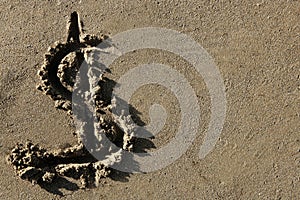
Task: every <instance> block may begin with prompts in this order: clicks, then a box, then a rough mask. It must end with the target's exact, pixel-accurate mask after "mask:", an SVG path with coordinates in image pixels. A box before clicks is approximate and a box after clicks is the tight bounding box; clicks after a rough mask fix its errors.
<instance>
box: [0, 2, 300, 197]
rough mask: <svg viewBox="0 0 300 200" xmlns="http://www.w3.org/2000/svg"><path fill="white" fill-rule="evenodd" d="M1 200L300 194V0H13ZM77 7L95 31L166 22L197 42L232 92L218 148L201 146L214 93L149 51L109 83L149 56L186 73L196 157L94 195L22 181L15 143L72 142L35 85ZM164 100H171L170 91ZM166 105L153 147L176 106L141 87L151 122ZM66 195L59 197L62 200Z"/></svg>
mask: <svg viewBox="0 0 300 200" xmlns="http://www.w3.org/2000/svg"><path fill="white" fill-rule="evenodd" d="M0 10H1V12H0V19H1V22H2V29H1V30H0V31H1V50H0V52H1V56H0V59H1V61H0V63H1V65H0V70H1V71H0V73H1V74H0V76H1V82H0V112H1V120H0V126H1V127H2V128H1V132H0V137H1V138H0V150H1V151H0V152H1V160H0V164H1V179H0V198H1V199H56V198H60V199H64V198H65V199H298V197H299V196H300V152H299V151H300V124H299V119H300V110H299V105H300V61H299V53H300V49H299V42H300V41H299V32H300V30H299V19H300V11H299V10H300V2H299V1H295V0H294V1H261V0H259V1H234V2H233V1H231V2H230V1H216V2H210V1H196V0H194V1H111V2H107V1H32V0H30V1H22V2H19V1H9V3H8V2H1V3H0ZM74 10H76V11H78V12H79V13H80V14H81V17H82V20H83V21H84V23H85V28H86V29H87V32H88V33H92V34H100V33H105V34H109V35H114V34H116V33H120V32H122V31H125V30H129V29H133V28H138V27H149V26H155V27H164V28H169V29H173V30H177V31H180V32H182V33H185V34H187V35H189V36H191V37H192V38H193V39H194V40H195V41H197V42H198V43H199V44H200V45H202V46H203V47H204V48H205V49H206V50H207V51H208V52H209V53H210V55H211V56H212V57H213V58H214V59H215V63H216V64H217V66H218V67H219V69H220V72H221V74H222V76H223V79H224V82H225V86H226V95H227V116H226V121H225V125H224V129H223V132H222V134H221V137H220V139H219V141H218V143H217V145H216V147H215V148H214V150H213V151H212V152H211V153H210V154H209V155H208V156H207V157H206V158H205V159H203V160H199V158H198V151H199V147H200V145H201V143H202V141H203V136H204V135H205V133H206V130H207V127H208V122H209V113H210V111H209V106H210V101H209V93H208V91H207V89H206V87H205V83H204V81H203V79H202V78H201V76H199V75H197V73H195V71H193V70H191V69H190V66H189V65H188V64H187V63H186V62H185V61H184V60H183V59H181V58H180V57H178V56H175V55H173V54H170V53H167V52H161V51H156V50H142V51H138V52H134V53H132V54H128V55H125V56H124V57H122V58H121V59H119V60H118V61H117V62H116V63H115V64H114V65H113V66H112V71H113V72H114V73H113V78H116V79H117V77H119V76H121V75H122V74H124V73H125V72H126V71H127V70H128V69H130V68H133V67H135V66H137V65H138V64H141V63H149V62H151V61H153V60H155V61H156V62H159V63H165V64H168V65H170V66H172V68H174V69H177V70H178V71H180V72H181V73H182V74H183V75H185V77H187V79H188V80H189V82H190V84H191V85H192V87H193V88H194V90H195V93H196V94H197V96H198V98H199V99H198V100H199V105H200V107H201V127H200V129H199V132H198V137H197V139H196V140H195V141H194V142H193V145H192V146H191V147H190V148H189V150H188V151H187V152H186V153H185V154H184V155H183V156H182V157H181V158H180V159H178V160H177V161H176V162H174V163H172V164H171V165H169V166H168V167H166V168H164V169H162V170H159V171H156V172H151V173H147V174H134V175H128V176H126V175H124V174H119V175H115V176H113V177H112V179H109V178H108V179H104V181H103V183H102V184H101V185H100V186H99V187H98V188H94V189H89V190H87V189H85V190H84V189H78V188H77V187H76V186H75V185H73V184H70V183H67V182H61V183H57V184H56V185H53V186H51V187H48V188H47V189H43V188H41V187H40V186H39V185H34V186H32V185H31V184H30V183H29V182H27V181H24V180H21V179H20V178H19V177H17V176H16V175H15V172H14V170H13V168H12V167H11V166H10V165H8V164H7V162H6V156H7V155H8V153H9V152H10V149H11V148H12V147H13V146H14V145H15V144H16V143H17V142H23V143H24V142H26V140H28V139H29V140H31V141H33V142H34V143H39V144H40V145H42V146H43V147H45V148H51V149H53V148H58V147H60V146H63V145H65V144H66V143H71V144H74V143H76V138H74V137H73V136H72V131H73V128H72V122H71V119H69V118H68V117H66V113H65V112H63V111H60V110H57V109H55V108H54V106H53V105H54V103H53V101H52V100H51V99H49V98H48V97H47V96H45V95H43V94H42V93H41V92H39V91H38V90H36V88H35V86H36V84H37V83H38V82H39V79H38V77H37V75H36V73H37V70H38V69H39V68H40V66H41V65H42V63H43V55H44V53H45V52H46V50H47V48H48V47H49V46H50V45H52V44H53V43H54V42H55V41H58V40H59V41H63V40H65V36H66V35H65V24H66V21H67V20H68V18H69V15H70V13H71V12H72V11H74ZM162 94H163V95H162ZM153 102H156V103H161V104H162V105H164V106H165V108H166V109H167V111H168V114H169V116H168V120H167V123H166V125H165V127H164V129H163V130H162V131H161V133H160V134H159V135H158V136H157V137H156V139H154V140H153V142H154V144H155V146H156V147H157V148H159V147H161V146H162V145H164V144H166V143H167V142H168V141H169V140H170V138H172V137H173V136H174V133H175V132H176V124H178V122H179V115H180V110H179V109H178V102H177V101H176V99H175V97H174V96H173V95H172V93H171V92H170V91H166V90H165V89H164V88H163V87H159V86H157V85H150V86H145V87H142V88H140V89H139V90H138V91H137V92H136V93H135V94H134V96H133V97H132V101H131V104H132V105H133V106H134V107H135V108H136V109H137V110H138V111H139V112H141V119H142V120H143V121H145V122H149V118H148V117H147V115H148V108H149V105H150V104H151V103H153ZM59 191H60V192H61V194H63V196H59V195H58V194H59Z"/></svg>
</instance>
